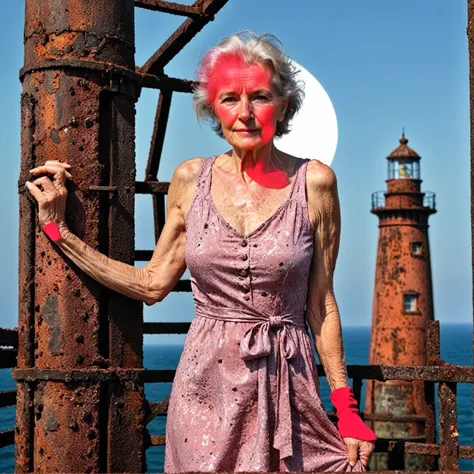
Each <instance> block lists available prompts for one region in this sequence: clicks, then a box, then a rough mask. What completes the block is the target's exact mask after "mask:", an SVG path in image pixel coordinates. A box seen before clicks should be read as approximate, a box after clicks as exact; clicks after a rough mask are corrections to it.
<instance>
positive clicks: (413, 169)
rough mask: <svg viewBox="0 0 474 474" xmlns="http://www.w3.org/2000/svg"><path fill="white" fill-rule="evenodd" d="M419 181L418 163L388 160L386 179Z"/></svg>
mask: <svg viewBox="0 0 474 474" xmlns="http://www.w3.org/2000/svg"><path fill="white" fill-rule="evenodd" d="M404 178H408V179H420V163H419V162H418V161H411V160H390V161H389V162H388V179H404Z"/></svg>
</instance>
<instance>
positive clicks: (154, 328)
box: [143, 323, 191, 334]
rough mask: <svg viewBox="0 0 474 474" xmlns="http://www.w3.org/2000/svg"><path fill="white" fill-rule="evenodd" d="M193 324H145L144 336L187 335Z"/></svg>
mask: <svg viewBox="0 0 474 474" xmlns="http://www.w3.org/2000/svg"><path fill="white" fill-rule="evenodd" d="M189 326H191V323H143V334H186V333H187V332H188V330H189Z"/></svg>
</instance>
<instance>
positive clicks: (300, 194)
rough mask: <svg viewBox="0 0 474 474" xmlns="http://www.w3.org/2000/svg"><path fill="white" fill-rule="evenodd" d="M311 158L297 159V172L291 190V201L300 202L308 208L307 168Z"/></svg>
mask: <svg viewBox="0 0 474 474" xmlns="http://www.w3.org/2000/svg"><path fill="white" fill-rule="evenodd" d="M309 161H310V160H309V158H297V161H296V166H295V167H296V171H295V178H294V179H295V182H294V184H293V188H292V190H291V195H290V199H293V200H294V201H298V202H299V203H300V204H302V205H303V206H304V207H306V206H307V202H306V168H307V167H308V163H309Z"/></svg>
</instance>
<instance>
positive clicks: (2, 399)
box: [0, 390, 16, 408]
mask: <svg viewBox="0 0 474 474" xmlns="http://www.w3.org/2000/svg"><path fill="white" fill-rule="evenodd" d="M15 403H16V390H6V391H4V392H0V408H3V407H9V406H11V405H15Z"/></svg>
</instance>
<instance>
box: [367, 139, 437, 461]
mask: <svg viewBox="0 0 474 474" xmlns="http://www.w3.org/2000/svg"><path fill="white" fill-rule="evenodd" d="M420 159H421V157H420V156H419V155H418V154H417V153H416V152H415V151H414V150H413V149H412V148H410V147H409V146H408V140H407V139H406V137H405V134H404V133H403V135H402V138H401V139H400V146H399V147H398V148H396V149H395V150H394V151H393V152H392V153H391V154H390V155H389V156H388V157H387V161H388V170H387V171H388V173H387V174H388V177H387V180H386V183H387V189H386V190H385V191H378V192H374V193H373V194H372V209H371V212H372V213H374V214H375V215H376V216H377V217H378V218H379V237H378V245H377V263H376V269H375V290H374V300H373V310H372V331H371V339H370V355H369V363H370V364H383V365H425V364H426V350H425V340H426V327H427V323H428V321H431V320H433V319H434V310H433V287H432V281H431V263H430V248H429V240H428V218H429V216H430V215H431V214H433V213H435V212H436V202H435V194H434V193H432V192H426V191H425V192H422V191H421V182H422V180H421V175H420ZM423 400H424V396H423V382H404V381H389V382H377V381H369V382H368V384H367V391H366V403H365V413H366V414H367V415H368V416H367V420H368V422H369V424H371V425H372V428H373V429H374V431H375V432H376V434H377V436H378V437H379V438H389V439H409V440H411V441H415V440H422V439H423V436H424V411H423ZM397 419H398V420H399V421H397ZM398 456H401V455H398ZM400 462H402V463H404V465H403V466H402V465H400V464H399V465H398V466H397V467H399V468H402V469H409V470H423V469H425V468H426V465H425V460H424V458H423V457H420V456H416V455H406V456H405V459H404V460H403V459H401V460H398V463H400ZM387 463H388V455H387V454H378V455H375V456H374V458H373V461H372V464H371V467H372V469H377V470H381V469H386V468H387V467H388V465H387Z"/></svg>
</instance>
